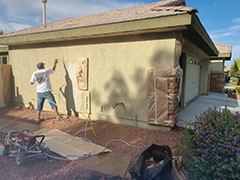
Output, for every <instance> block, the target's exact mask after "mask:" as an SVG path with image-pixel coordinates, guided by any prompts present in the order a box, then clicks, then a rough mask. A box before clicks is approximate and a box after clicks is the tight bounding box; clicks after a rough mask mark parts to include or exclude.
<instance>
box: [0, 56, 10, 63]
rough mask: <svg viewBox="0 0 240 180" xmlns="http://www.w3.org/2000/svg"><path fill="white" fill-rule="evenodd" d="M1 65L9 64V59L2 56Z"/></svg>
mask: <svg viewBox="0 0 240 180" xmlns="http://www.w3.org/2000/svg"><path fill="white" fill-rule="evenodd" d="M0 64H8V57H7V56H0Z"/></svg>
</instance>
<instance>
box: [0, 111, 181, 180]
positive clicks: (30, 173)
mask: <svg viewBox="0 0 240 180" xmlns="http://www.w3.org/2000/svg"><path fill="white" fill-rule="evenodd" d="M42 116H43V117H44V119H45V121H43V122H42V123H41V125H42V126H44V127H47V128H50V129H59V130H61V131H64V132H66V133H69V134H71V135H74V136H79V137H83V136H84V125H85V123H86V120H82V119H79V118H77V117H73V116H70V117H69V119H68V120H64V121H56V120H55V116H54V114H52V113H51V112H43V114H42ZM35 117H36V110H32V109H26V108H21V107H12V108H0V118H7V119H9V120H12V119H16V118H18V120H19V121H24V122H29V123H35ZM93 126H94V129H95V132H96V134H97V136H96V137H95V136H94V135H93V133H92V130H91V128H90V127H89V126H88V128H87V130H86V132H87V136H86V137H87V138H88V139H89V140H91V141H92V142H94V143H95V144H99V145H101V146H105V145H106V143H107V142H109V141H110V140H111V139H122V140H124V141H126V142H128V143H129V144H132V145H139V146H141V145H151V144H152V143H154V144H158V145H168V146H169V147H170V148H171V150H172V152H173V155H180V154H181V153H180V151H179V150H178V148H179V139H180V137H181V135H182V134H183V132H184V129H183V128H179V127H176V128H174V129H173V130H171V131H169V132H168V131H157V130H147V129H140V128H136V127H134V126H126V125H118V124H113V123H110V122H105V121H100V120H99V121H94V122H93ZM23 128H24V127H23ZM0 132H1V130H0ZM4 137H5V134H4V133H0V142H1V143H3V142H4V140H3V139H4ZM108 148H109V149H111V150H112V151H115V152H121V153H125V154H130V155H133V156H134V155H135V154H136V153H137V152H139V151H141V150H143V149H139V148H132V147H129V146H127V145H126V144H124V143H120V142H113V143H111V144H109V146H108ZM0 164H1V165H0V166H1V168H0V180H16V179H19V180H20V179H21V180H35V179H37V180H38V179H39V180H41V179H42V180H52V179H58V180H63V179H66V180H77V179H81V178H89V177H91V174H93V173H97V172H93V171H92V170H88V169H86V168H84V167H82V166H81V165H80V162H79V161H54V162H48V161H46V160H44V159H43V158H42V157H36V158H29V159H28V160H27V161H26V163H25V164H24V166H21V167H17V166H16V164H15V159H13V158H9V157H6V156H5V157H0ZM97 175H101V177H108V176H107V175H103V174H100V173H97Z"/></svg>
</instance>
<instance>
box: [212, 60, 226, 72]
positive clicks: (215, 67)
mask: <svg viewBox="0 0 240 180" xmlns="http://www.w3.org/2000/svg"><path fill="white" fill-rule="evenodd" d="M209 69H210V72H213V73H217V72H218V73H223V72H224V61H223V60H211V61H210V65H209Z"/></svg>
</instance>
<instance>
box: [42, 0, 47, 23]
mask: <svg viewBox="0 0 240 180" xmlns="http://www.w3.org/2000/svg"><path fill="white" fill-rule="evenodd" d="M42 3H43V27H46V3H47V0H42Z"/></svg>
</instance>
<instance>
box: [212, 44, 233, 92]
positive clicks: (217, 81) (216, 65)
mask: <svg viewBox="0 0 240 180" xmlns="http://www.w3.org/2000/svg"><path fill="white" fill-rule="evenodd" d="M215 46H216V48H217V50H218V51H219V54H218V56H213V57H211V61H210V73H211V76H210V91H211V92H221V91H222V90H223V88H224V83H225V79H226V76H225V73H224V65H225V61H230V60H231V57H232V46H228V45H225V44H219V43H215Z"/></svg>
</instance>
